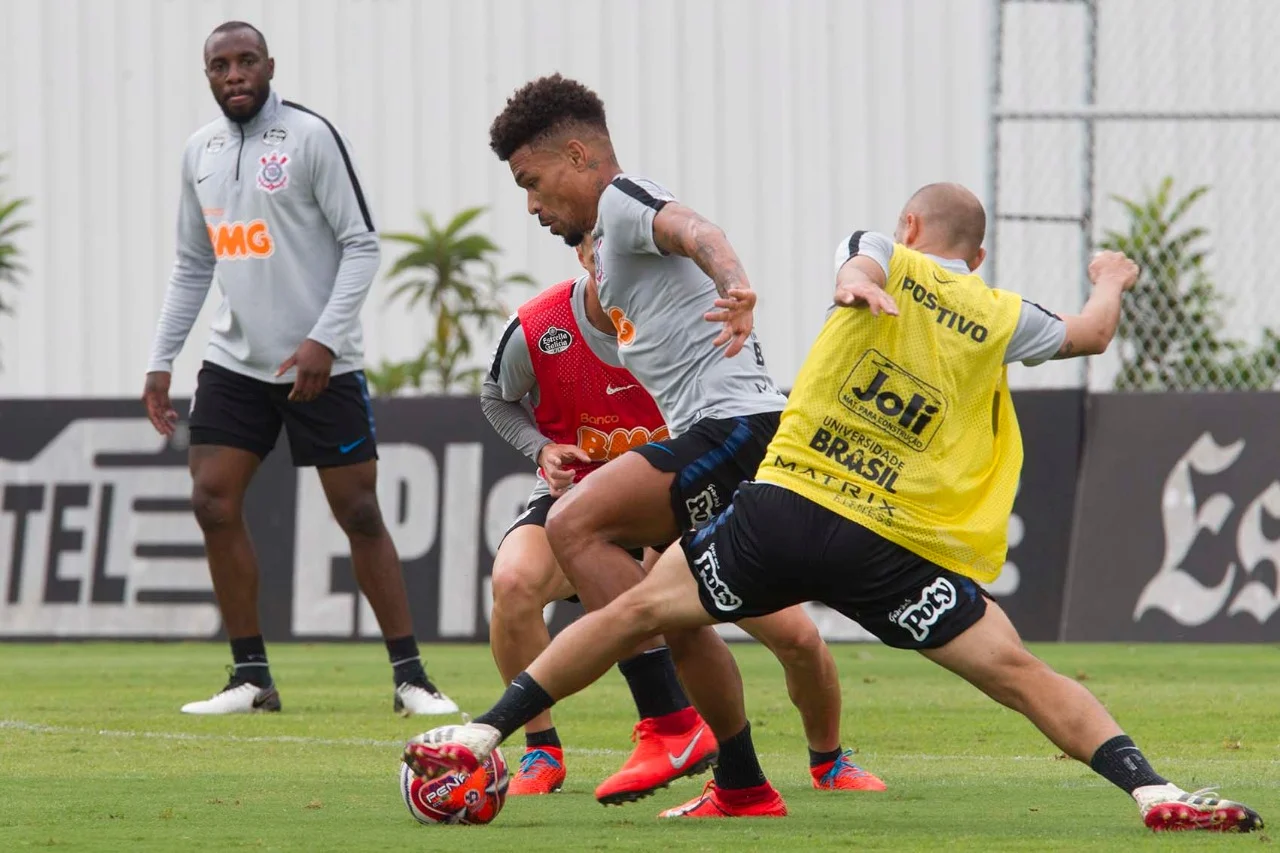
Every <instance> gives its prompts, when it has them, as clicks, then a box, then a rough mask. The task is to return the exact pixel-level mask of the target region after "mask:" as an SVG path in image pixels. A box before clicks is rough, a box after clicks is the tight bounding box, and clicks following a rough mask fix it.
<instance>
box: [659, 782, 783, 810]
mask: <svg viewBox="0 0 1280 853" xmlns="http://www.w3.org/2000/svg"><path fill="white" fill-rule="evenodd" d="M786 816H787V804H786V803H784V802H783V801H782V795H781V794H779V793H778V792H777V790H775V789H774V787H773V786H772V785H770V784H769V783H768V782H765V783H764V784H763V785H757V786H756V787H754V788H741V789H734V790H721V789H720V788H717V787H716V783H715V781H714V780H712V781H709V782H707V784H706V786H705V787H704V788H703V789H702V793H701V794H699V795H698V796H696V797H694V798H693V799H692V800H690V801H689V802H687V803H685V804H684V805H682V806H676V807H675V808H674V809H667V810H666V811H665V812H662V813H661V814H659V815H658V817H786Z"/></svg>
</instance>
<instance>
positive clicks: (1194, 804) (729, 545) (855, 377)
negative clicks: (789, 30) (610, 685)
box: [405, 184, 1262, 831]
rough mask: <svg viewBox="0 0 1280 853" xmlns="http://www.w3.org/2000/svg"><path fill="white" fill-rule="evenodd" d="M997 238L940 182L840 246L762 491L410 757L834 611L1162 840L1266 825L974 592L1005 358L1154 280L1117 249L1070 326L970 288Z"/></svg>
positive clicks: (989, 527)
mask: <svg viewBox="0 0 1280 853" xmlns="http://www.w3.org/2000/svg"><path fill="white" fill-rule="evenodd" d="M985 228H986V217H985V213H984V212H983V209H982V205H981V203H980V202H979V201H978V199H977V198H976V197H974V196H973V194H972V193H970V192H969V191H968V190H965V189H964V188H963V187H959V186H956V185H954V184H932V185H929V186H927V187H925V188H923V189H922V190H920V191H919V192H917V193H916V194H915V195H914V196H912V198H911V200H910V201H908V202H907V205H906V207H905V208H904V209H903V212H902V215H901V217H900V218H899V221H898V228H897V232H896V233H895V235H894V239H893V240H890V239H888V238H887V237H884V236H882V235H878V234H873V233H868V232H855V233H854V234H853V235H852V236H850V238H849V239H848V240H847V241H843V242H842V244H841V248H840V250H839V252H838V254H837V259H836V260H837V267H838V271H837V276H836V294H835V303H836V305H835V306H834V307H833V309H832V311H831V313H830V315H829V317H828V319H827V322H826V324H825V325H824V326H823V329H822V332H821V333H820V335H819V336H818V340H817V342H816V343H815V344H814V346H813V348H812V349H811V350H810V352H809V356H808V358H807V359H806V360H805V363H804V366H803V367H802V368H801V371H800V376H799V377H798V379H797V380H796V386H795V388H794V389H793V390H792V392H791V395H790V398H789V400H788V402H787V406H786V409H785V410H784V411H783V413H782V418H781V422H780V425H779V427H778V430H777V432H776V434H775V436H774V438H773V440H772V442H771V443H770V445H769V449H768V452H767V454H766V456H765V459H764V462H763V463H762V464H761V466H760V469H759V471H758V473H757V480H756V482H753V483H745V484H743V485H742V486H741V487H740V488H739V490H738V491H737V493H736V494H735V496H734V498H733V502H732V503H731V504H730V505H729V507H728V508H727V509H726V510H725V511H724V512H723V513H722V514H721V515H719V516H718V517H717V518H716V519H715V520H714V521H713V522H712V523H711V524H709V525H708V526H705V527H703V528H701V529H700V530H697V531H695V532H691V533H688V534H686V535H685V537H684V538H683V539H682V540H681V548H679V549H677V548H669V549H668V550H667V551H666V553H665V554H664V555H663V556H662V558H661V559H660V560H659V561H658V564H657V566H655V568H654V569H653V571H652V573H651V574H650V575H649V576H648V578H646V579H645V580H644V581H643V582H642V583H641V584H640V585H638V586H636V587H634V588H633V589H631V590H630V591H629V592H627V593H625V594H624V595H622V596H621V597H619V598H618V599H616V600H615V601H614V602H613V603H612V604H610V605H609V606H608V607H606V608H604V609H602V610H598V611H596V612H594V613H592V614H589V615H588V616H586V617H585V618H583V619H582V620H580V621H579V622H578V623H576V624H575V625H573V626H571V627H570V628H568V629H566V630H565V631H564V632H563V633H561V634H560V635H559V636H558V637H557V638H556V640H555V641H554V642H553V643H552V644H551V645H550V646H549V647H548V648H547V650H546V651H545V652H543V654H542V655H540V656H539V657H538V658H537V659H536V660H535V661H534V662H533V663H532V664H530V666H529V668H528V670H527V671H526V672H524V673H521V675H520V676H519V677H517V678H516V680H515V682H513V685H512V686H511V687H510V688H509V689H508V690H507V692H506V694H504V695H503V697H502V699H501V700H500V701H499V702H498V704H497V705H495V706H494V707H493V708H492V709H491V710H490V711H489V712H487V713H486V714H484V715H482V716H480V717H478V718H476V721H475V722H474V723H471V724H469V725H467V726H466V727H463V728H462V730H461V731H460V732H459V734H458V736H457V738H456V740H455V741H454V742H453V743H449V744H441V745H436V746H426V745H413V746H411V747H410V748H409V749H408V751H407V752H406V756H405V760H406V761H407V762H409V763H410V765H411V766H413V767H415V769H417V770H419V771H421V772H424V773H427V774H429V775H430V774H437V773H439V772H441V771H443V770H453V769H458V768H464V769H468V770H471V769H474V767H476V766H478V763H479V762H481V761H483V760H484V758H485V757H486V756H487V755H488V753H489V751H490V750H492V748H493V747H494V746H496V745H497V744H498V743H499V742H501V741H502V740H503V739H504V738H505V737H506V736H507V735H509V734H511V733H512V732H514V731H516V730H517V729H518V728H519V727H520V726H521V725H522V724H523V723H524V722H525V721H526V720H528V719H531V718H532V717H533V716H535V715H536V714H538V713H540V712H542V711H543V710H545V709H546V708H547V707H549V706H550V705H551V704H552V703H553V702H554V701H555V700H558V699H562V698H564V697H565V696H568V695H571V694H572V693H575V692H577V691H578V690H580V689H582V688H583V687H585V686H587V685H588V684H589V683H591V682H592V681H594V680H595V679H596V678H599V677H600V676H601V675H603V674H604V673H605V672H606V671H607V670H608V669H609V667H611V666H612V665H613V663H615V662H616V661H617V660H618V658H619V657H621V656H622V655H624V654H626V653H627V652H628V651H629V650H630V649H632V648H633V647H634V646H635V645H636V643H638V642H639V641H640V640H642V639H644V638H646V637H649V636H651V635H653V634H657V633H660V632H666V631H669V630H672V629H680V628H691V627H694V626H699V625H706V624H709V623H712V622H736V621H738V620H740V619H746V618H749V617H755V616H761V615H764V614H767V613H772V612H775V611H778V610H781V609H783V608H786V607H789V606H792V605H795V604H798V603H800V602H804V601H821V602H823V603H824V604H826V605H828V606H829V607H832V608H834V609H836V610H838V611H840V612H841V613H843V614H845V615H846V616H848V617H849V618H851V619H855V620H857V621H858V622H859V623H860V624H862V626H863V627H865V628H866V629H867V630H869V631H871V632H872V633H874V634H875V635H876V636H878V637H879V638H880V639H881V640H882V641H883V642H884V643H885V644H886V645H889V646H893V647H896V648H903V649H914V650H918V651H919V652H920V653H921V654H923V655H925V656H926V657H928V658H929V659H930V660H933V661H934V662H936V663H938V664H941V665H942V666H944V667H946V668H947V669H949V670H951V671H952V672H955V673H956V674H958V675H960V676H961V677H963V678H965V679H966V680H968V681H970V682H971V683H973V684H974V685H975V686H976V687H978V688H979V689H980V690H982V691H983V692H985V693H986V694H987V695H988V696H990V697H991V698H993V699H995V700H996V701H997V702H1000V703H1001V704H1004V705H1006V706H1008V707H1010V708H1012V709H1014V710H1016V711H1019V712H1020V713H1022V714H1023V715H1025V716H1026V717H1027V718H1028V719H1029V720H1030V721H1031V722H1032V723H1034V724H1035V725H1036V726H1037V727H1038V728H1039V729H1040V731H1041V732H1043V733H1044V734H1045V735H1046V736H1047V737H1048V738H1049V739H1050V740H1051V741H1053V743H1054V744H1055V745H1057V747H1058V748H1059V749H1061V750H1062V751H1063V752H1065V753H1066V754H1067V755H1070V756H1072V757H1073V758H1076V759H1078V760H1080V761H1082V762H1084V763H1086V764H1088V765H1089V766H1090V767H1091V768H1092V769H1093V770H1094V771H1095V772H1097V773H1098V774H1099V775H1101V776H1103V777H1104V778H1106V779H1107V780H1109V781H1111V782H1113V783H1114V784H1116V785H1117V786H1119V787H1120V788H1121V789H1123V790H1124V791H1125V792H1127V793H1128V794H1130V795H1131V796H1132V797H1133V799H1134V800H1135V801H1136V803H1137V805H1138V808H1139V810H1140V813H1141V814H1142V817H1143V820H1144V822H1145V823H1146V825H1147V826H1149V827H1151V828H1152V829H1158V830H1161V829H1214V830H1242V831H1248V830H1253V829H1259V828H1261V827H1262V818H1260V817H1259V816H1258V814H1257V813H1256V812H1254V811H1253V810H1252V809H1250V808H1248V807H1247V806H1244V805H1242V804H1240V803H1237V802H1232V801H1230V800H1224V799H1221V798H1219V797H1218V796H1217V795H1216V794H1210V793H1209V792H1207V791H1197V792H1194V793H1188V792H1186V791H1184V790H1183V789H1181V788H1179V787H1178V786H1176V785H1173V784H1171V783H1169V782H1168V781H1167V780H1166V779H1164V778H1163V777H1161V776H1159V775H1158V774H1157V773H1156V772H1155V771H1154V770H1153V769H1152V767H1151V765H1150V764H1149V763H1148V762H1147V759H1146V758H1145V757H1144V756H1143V754H1142V752H1141V751H1140V750H1139V749H1138V748H1137V747H1136V746H1135V745H1134V743H1133V741H1132V740H1131V739H1130V738H1129V737H1128V736H1126V735H1125V734H1124V732H1123V731H1122V730H1121V729H1120V727H1119V725H1118V724H1117V723H1116V722H1115V720H1114V719H1112V717H1111V716H1110V714H1108V713H1107V711H1106V709H1105V708H1103V706H1102V704H1101V703H1099V702H1098V700H1097V699H1095V698H1094V697H1093V695H1092V694H1091V693H1090V692H1089V691H1088V690H1087V689H1086V688H1085V687H1084V686H1083V685H1081V684H1079V683H1078V682H1076V681H1075V680H1073V679H1070V678H1066V677H1063V676H1061V675H1059V674H1057V673H1055V672H1054V671H1053V670H1052V669H1050V668H1049V667H1048V666H1047V665H1045V664H1044V663H1043V662H1041V661H1040V660H1039V659H1038V658H1036V657H1034V656H1033V655H1032V654H1031V653H1030V652H1029V651H1027V649H1026V648H1025V647H1024V646H1023V645H1022V641H1021V639H1020V638H1019V637H1018V633H1017V631H1016V630H1015V629H1014V627H1013V624H1012V623H1010V621H1009V619H1008V617H1007V616H1005V614H1004V611H1002V610H1001V609H1000V607H999V605H997V604H996V603H995V602H994V601H991V600H990V599H989V598H987V597H986V595H985V593H984V592H983V590H982V588H981V587H980V586H979V585H978V584H979V582H986V581H991V580H994V579H995V578H996V576H997V575H998V574H999V573H1000V567H1001V566H1002V565H1003V563H1004V559H1005V552H1006V550H1007V542H1006V530H1007V528H1008V523H1009V513H1010V511H1011V509H1012V506H1013V498H1014V492H1015V491H1016V488H1017V483H1018V477H1019V473H1020V470H1021V466H1022V441H1021V438H1020V436H1019V432H1018V421H1017V416H1016V415H1015V413H1014V409H1013V405H1012V403H1011V401H1010V399H1009V388H1008V384H1007V382H1006V367H1005V365H1006V364H1008V363H1010V362H1012V361H1023V362H1026V363H1029V364H1036V363H1040V362H1042V361H1045V360H1047V359H1049V358H1054V357H1057V358H1066V357H1070V356H1076V355H1092V354H1097V353H1101V352H1103V351H1104V350H1105V349H1106V348H1107V346H1108V345H1109V344H1110V342H1111V339H1112V337H1113V336H1114V334H1115V330H1116V325H1117V324H1118V322H1119V318H1120V303H1121V299H1122V296H1123V294H1124V292H1125V291H1126V290H1128V289H1130V288H1131V287H1132V286H1133V284H1134V282H1135V281H1136V280H1137V275H1138V269H1137V266H1136V265H1134V263H1133V262H1132V261H1130V260H1129V259H1128V258H1126V257H1125V256H1124V255H1122V254H1119V253H1116V252H1102V253H1100V254H1099V255H1098V256H1096V257H1095V258H1094V260H1093V261H1092V263H1091V264H1090V265H1089V277H1090V279H1091V281H1092V282H1093V284H1094V290H1093V293H1092V295H1091V296H1090V298H1089V300H1088V302H1087V304H1086V305H1085V307H1084V309H1083V310H1082V312H1081V313H1080V314H1079V315H1075V316H1067V317H1058V316H1056V315H1054V314H1051V313H1049V312H1048V311H1045V310H1044V309H1042V308H1040V307H1039V306H1036V305H1034V304H1033V303H1029V302H1025V301H1024V300H1022V299H1021V298H1020V297H1018V296H1017V295H1015V294H1013V293H1009V292H1007V291H1001V290H994V289H991V288H989V287H988V286H987V285H986V284H985V282H983V281H982V279H981V278H980V277H978V276H977V275H975V274H974V273H973V270H976V269H977V268H978V267H979V266H980V265H981V264H982V261H983V259H984V258H985V255H986V253H985V251H984V250H983V249H982V240H983V237H984V232H985ZM739 701H740V700H739Z"/></svg>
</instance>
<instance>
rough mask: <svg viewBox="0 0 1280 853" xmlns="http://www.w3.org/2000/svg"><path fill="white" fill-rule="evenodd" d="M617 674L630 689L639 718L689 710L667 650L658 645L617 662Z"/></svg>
mask: <svg viewBox="0 0 1280 853" xmlns="http://www.w3.org/2000/svg"><path fill="white" fill-rule="evenodd" d="M618 671H619V672H621V673H622V677H623V678H625V679H626V680H627V686H628V687H630V688H631V698H632V699H634V700H635V703H636V710H637V711H639V712H640V719H642V720H643V719H645V718H646V717H665V716H666V715H667V714H674V713H675V712H676V711H683V710H684V709H685V708H688V707H689V704H690V703H689V697H688V696H686V695H685V693H684V688H683V687H681V686H680V677H679V676H678V675H676V665H675V663H674V662H673V661H672V660H671V649H669V648H667V647H666V646H661V647H659V648H656V649H650V650H649V651H647V652H641V653H640V654H638V655H636V656H635V657H629V658H627V659H626V660H622V661H618Z"/></svg>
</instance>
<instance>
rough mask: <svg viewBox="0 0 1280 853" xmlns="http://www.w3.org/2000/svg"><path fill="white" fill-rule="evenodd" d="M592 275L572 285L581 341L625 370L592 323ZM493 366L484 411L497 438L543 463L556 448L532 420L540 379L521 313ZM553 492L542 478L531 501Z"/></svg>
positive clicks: (483, 392) (612, 343) (609, 339)
mask: <svg viewBox="0 0 1280 853" xmlns="http://www.w3.org/2000/svg"><path fill="white" fill-rule="evenodd" d="M586 282H587V277H586V276H585V275H583V276H580V277H579V278H578V279H577V280H576V281H575V282H574V283H573V290H572V292H571V293H570V294H569V305H570V306H571V307H572V308H573V319H574V320H575V321H576V322H577V324H578V329H579V330H580V331H581V332H582V338H583V340H585V341H586V342H587V346H588V347H589V348H590V349H591V352H592V353H593V354H594V355H595V356H596V358H598V359H600V360H601V361H603V362H604V363H605V364H609V365H612V366H614V367H621V366H622V364H621V363H620V362H619V361H618V342H617V339H616V338H615V337H614V336H613V335H610V334H608V333H607V332H602V331H600V330H599V329H597V328H596V327H595V326H593V325H591V321H590V320H588V319H587V288H586ZM491 364H492V366H491V367H490V368H489V372H488V373H487V374H485V377H484V385H483V386H482V387H481V389H480V408H481V409H482V410H483V411H484V416H485V417H486V418H488V419H489V423H490V424H492V425H493V428H494V430H496V431H497V433H498V435H500V436H502V438H503V439H504V440H505V441H506V442H507V443H508V444H510V445H511V446H512V447H514V448H515V449H516V450H519V451H520V452H521V453H523V454H524V455H525V456H528V457H529V459H531V460H532V461H533V462H535V463H536V462H537V461H538V453H539V452H541V450H542V448H544V447H546V446H547V445H548V444H551V439H549V438H547V437H546V436H545V435H543V434H542V433H541V432H539V431H538V423H537V421H536V420H535V419H534V417H533V407H534V406H536V405H538V399H539V398H538V394H539V391H538V379H537V377H536V376H535V375H534V373H533V360H532V359H531V358H530V357H529V342H528V340H527V339H526V338H525V336H524V331H523V330H522V329H521V328H520V317H519V315H512V317H511V319H510V321H508V322H507V327H506V329H504V330H503V332H502V337H501V338H499V343H498V346H497V348H496V349H495V350H494V353H493V359H492V362H491ZM546 494H550V492H549V491H548V489H547V484H546V482H545V481H544V480H543V479H542V478H538V484H537V485H536V486H535V487H534V490H533V494H531V495H530V496H529V500H530V501H533V500H536V499H537V498H539V497H541V496H543V495H546Z"/></svg>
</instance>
